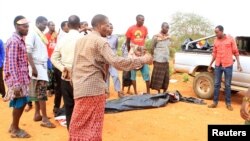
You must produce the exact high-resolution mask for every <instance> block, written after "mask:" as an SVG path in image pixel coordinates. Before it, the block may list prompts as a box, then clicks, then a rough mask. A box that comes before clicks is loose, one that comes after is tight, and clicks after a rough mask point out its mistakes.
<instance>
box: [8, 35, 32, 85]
mask: <svg viewBox="0 0 250 141" xmlns="http://www.w3.org/2000/svg"><path fill="white" fill-rule="evenodd" d="M4 75H5V78H4V81H5V83H6V84H7V86H8V87H12V88H13V87H14V88H21V87H23V86H25V85H26V86H27V85H29V83H30V77H29V70H28V56H27V51H26V46H25V41H24V39H23V38H22V37H21V36H20V35H18V34H17V33H13V35H12V37H11V38H10V39H8V41H7V43H6V51H5V63H4Z"/></svg>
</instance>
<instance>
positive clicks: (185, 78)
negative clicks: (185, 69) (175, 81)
mask: <svg viewBox="0 0 250 141" xmlns="http://www.w3.org/2000/svg"><path fill="white" fill-rule="evenodd" d="M182 79H183V82H188V81H189V76H188V75H187V74H184V75H183V78H182Z"/></svg>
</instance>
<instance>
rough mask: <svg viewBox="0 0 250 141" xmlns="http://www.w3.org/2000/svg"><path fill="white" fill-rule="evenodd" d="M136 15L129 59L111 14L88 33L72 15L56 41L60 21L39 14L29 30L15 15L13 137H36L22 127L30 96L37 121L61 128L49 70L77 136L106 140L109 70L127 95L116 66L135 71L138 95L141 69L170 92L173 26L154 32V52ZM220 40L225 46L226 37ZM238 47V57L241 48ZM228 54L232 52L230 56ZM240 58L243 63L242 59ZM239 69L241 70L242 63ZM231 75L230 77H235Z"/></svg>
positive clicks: (10, 47)
mask: <svg viewBox="0 0 250 141" xmlns="http://www.w3.org/2000/svg"><path fill="white" fill-rule="evenodd" d="M136 20H137V24H136V25H134V26H131V27H130V28H129V29H128V31H127V32H126V37H127V40H126V46H127V51H128V52H129V53H128V54H129V57H126V58H125V57H119V56H117V53H116V50H117V38H115V37H113V36H111V35H112V29H113V26H112V25H111V24H110V23H109V20H108V18H107V17H106V16H105V15H101V14H98V15H96V16H94V17H93V19H92V21H91V25H92V27H93V29H92V32H91V33H90V34H87V31H86V29H87V28H86V29H84V30H82V31H83V34H84V37H83V36H81V35H82V34H81V33H80V32H79V28H80V26H81V23H80V18H79V17H78V16H76V15H72V16H70V17H69V18H68V21H67V22H65V23H67V25H68V28H69V30H68V31H67V30H65V32H68V33H63V34H60V36H58V38H59V37H60V40H59V39H58V38H57V40H56V38H55V36H56V35H55V34H54V32H50V31H51V29H53V26H54V24H53V22H48V20H47V19H46V18H45V17H43V16H39V17H38V18H37V19H36V26H35V27H34V28H32V30H30V31H29V24H28V21H27V19H26V18H25V17H23V16H17V17H16V18H15V19H14V26H15V29H16V32H14V33H13V35H12V37H11V38H10V39H9V40H8V41H7V43H6V51H5V52H6V53H5V63H4V75H5V83H6V85H7V86H8V92H7V93H6V94H5V96H4V98H5V100H10V107H13V113H12V123H11V125H10V129H9V132H10V133H11V137H15V138H28V137H30V135H29V134H28V133H27V132H26V131H24V130H22V129H20V128H19V120H20V117H21V115H22V113H23V110H24V107H25V105H26V104H27V103H28V102H29V101H35V115H34V120H35V121H41V126H43V127H48V128H55V125H54V124H53V123H51V122H50V120H49V119H48V116H47V113H46V100H47V94H46V92H47V90H48V88H47V82H48V81H49V76H48V69H49V70H50V71H54V74H55V77H56V82H57V83H56V85H57V86H56V87H58V86H60V88H59V89H60V91H58V92H55V93H56V94H55V95H56V97H57V96H58V98H55V107H54V109H56V108H59V107H60V102H58V100H56V99H61V96H60V94H62V96H63V100H64V106H65V111H66V120H67V128H68V130H69V140H71V141H77V140H96V141H100V140H102V127H103V120H104V106H105V99H106V89H107V86H106V85H107V84H106V81H107V78H108V76H109V75H111V76H112V77H113V78H114V80H115V82H116V84H117V85H115V89H116V91H117V92H118V94H119V96H122V95H123V93H122V91H121V89H120V84H119V83H120V82H119V80H117V78H118V74H117V70H116V69H118V70H124V71H130V70H131V77H130V79H131V80H132V84H133V87H134V90H135V93H136V94H137V89H136V72H137V71H138V70H140V71H141V72H142V76H143V79H144V80H145V82H146V87H147V93H150V91H149V90H150V87H151V88H153V89H156V90H158V92H159V93H160V89H163V91H164V92H165V91H166V90H167V88H168V81H169V64H168V59H169V48H168V47H169V43H170V37H169V35H168V29H169V26H168V24H167V23H165V22H164V23H163V24H162V27H161V28H162V29H161V32H160V33H159V34H156V35H155V36H154V37H153V40H152V41H153V42H152V52H151V53H152V54H153V57H152V56H151V55H150V54H149V53H145V39H146V37H147V33H148V31H147V28H146V27H145V26H143V24H144V16H142V15H138V16H137V17H136ZM65 23H62V28H63V27H64V25H66V24H65ZM85 24H86V23H85ZM46 26H49V29H50V31H49V33H48V34H47V37H46V36H45V34H43V31H44V30H45V28H46ZM217 30H218V31H217V32H218V34H217V36H218V37H219V36H220V35H221V38H218V39H224V38H226V39H230V38H227V37H226V36H224V34H222V33H223V28H221V27H217ZM221 31H222V32H221ZM223 41H224V40H223ZM228 41H230V40H228ZM217 43H218V46H219V44H220V42H217ZM216 46H217V44H216ZM216 46H215V47H216ZM233 49H234V51H233V53H234V54H235V56H236V57H237V56H238V53H237V49H235V48H233ZM218 50H219V49H218V48H216V49H214V51H213V56H214V58H213V59H212V62H211V64H212V63H213V62H214V61H215V60H216V57H218V56H219V55H218V52H220V51H218ZM217 51H218V52H217ZM228 58H231V57H230V56H228ZM48 59H49V61H48ZM221 59H222V58H221ZM152 61H153V63H154V68H153V74H152V77H151V83H150V79H149V66H148V64H151V63H152ZM237 61H238V63H239V59H238V58H237ZM51 63H52V64H51ZM216 65H217V66H218V67H217V68H216V69H215V71H216V75H218V76H220V75H221V74H222V72H223V71H225V72H226V71H227V70H226V68H227V67H230V68H229V69H230V73H229V74H230V75H231V66H230V65H232V62H223V60H216ZM227 65H228V66H227ZM221 69H223V70H221ZM238 69H239V70H241V66H240V65H239V66H238ZM108 70H109V73H110V74H109V75H108V73H107V72H108ZM209 70H210V68H209ZM226 73H227V72H226ZM58 78H59V79H58ZM218 78H220V77H218ZM228 79H229V80H230V77H229V78H228ZM216 82H217V81H216ZM228 86H229V85H228ZM218 88H219V81H218V82H217V83H216V90H218ZM59 89H57V90H59ZM228 90H229V88H228V89H227V91H228ZM215 93H216V95H215V99H214V104H212V105H210V106H209V107H210V108H215V107H216V106H217V102H218V97H217V96H218V95H217V91H216V92H215ZM228 95H229V94H228ZM226 102H227V103H226V104H227V108H228V109H229V110H232V107H231V101H230V100H229V99H228V98H227V101H226ZM245 102H248V103H249V97H248V98H245ZM245 107H246V104H244V107H243V108H242V117H243V118H245V119H248V120H249V115H248V114H247V113H246V112H245V111H246V110H245V109H246V108H245ZM40 112H41V113H40Z"/></svg>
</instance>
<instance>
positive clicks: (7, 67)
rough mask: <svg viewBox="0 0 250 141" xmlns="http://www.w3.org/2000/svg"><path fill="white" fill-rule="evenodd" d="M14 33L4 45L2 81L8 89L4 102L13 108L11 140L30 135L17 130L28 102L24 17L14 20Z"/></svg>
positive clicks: (27, 27) (10, 130)
mask: <svg viewBox="0 0 250 141" xmlns="http://www.w3.org/2000/svg"><path fill="white" fill-rule="evenodd" d="M14 26H15V29H16V32H14V33H13V35H12V36H11V37H10V38H9V39H8V41H7V43H6V54H5V63H4V76H5V78H4V81H5V83H6V85H7V87H8V93H7V94H6V95H5V98H4V100H5V101H7V100H10V105H9V106H10V107H13V112H12V123H11V125H10V129H9V133H11V137H13V138H29V137H30V135H29V134H28V133H27V132H26V131H24V130H22V129H20V128H19V121H20V118H21V116H22V113H23V110H24V107H25V105H26V103H27V102H28V87H29V84H30V77H29V70H28V57H27V52H26V47H25V42H24V36H26V35H27V34H28V30H29V24H28V21H27V20H26V19H25V17H24V16H17V17H16V18H15V19H14Z"/></svg>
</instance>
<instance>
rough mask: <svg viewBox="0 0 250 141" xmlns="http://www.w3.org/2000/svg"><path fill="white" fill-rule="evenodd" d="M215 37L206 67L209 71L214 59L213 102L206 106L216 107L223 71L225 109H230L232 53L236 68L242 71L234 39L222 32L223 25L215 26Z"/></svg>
mask: <svg viewBox="0 0 250 141" xmlns="http://www.w3.org/2000/svg"><path fill="white" fill-rule="evenodd" d="M215 34H216V37H217V38H216V39H215V40H214V49H213V53H212V55H213V58H212V61H211V63H210V65H209V67H208V71H209V72H211V71H212V70H211V66H212V64H213V62H214V61H215V72H214V74H215V82H214V99H213V100H214V102H213V104H211V105H209V106H208V108H216V107H217V104H218V100H219V93H220V86H221V78H222V74H223V73H224V76H225V87H226V89H225V93H226V98H225V100H226V106H227V109H228V110H230V111H232V110H233V107H232V106H231V80H232V74H233V55H234V56H235V58H236V60H237V69H238V70H239V71H242V68H241V65H240V59H239V51H238V48H237V45H236V42H235V40H234V39H233V37H232V36H230V35H226V34H224V28H223V26H221V25H219V26H217V27H216V28H215Z"/></svg>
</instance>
